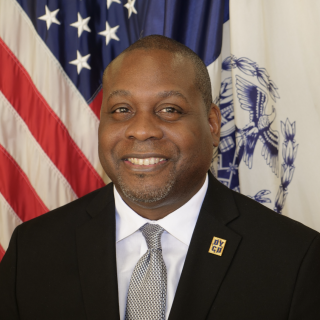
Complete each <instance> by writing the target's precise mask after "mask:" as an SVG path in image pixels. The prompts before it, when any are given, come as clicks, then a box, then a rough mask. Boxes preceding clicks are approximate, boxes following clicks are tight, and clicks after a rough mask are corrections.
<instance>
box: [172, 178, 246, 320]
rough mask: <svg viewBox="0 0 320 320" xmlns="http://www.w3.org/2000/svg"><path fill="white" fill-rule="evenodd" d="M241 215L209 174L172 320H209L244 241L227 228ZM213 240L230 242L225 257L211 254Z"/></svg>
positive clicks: (228, 195) (232, 201) (230, 193)
mask: <svg viewBox="0 0 320 320" xmlns="http://www.w3.org/2000/svg"><path fill="white" fill-rule="evenodd" d="M238 215H239V213H238V210H237V207H236V205H235V203H234V199H233V195H232V192H231V191H230V190H229V189H228V188H226V187H224V186H223V185H221V184H220V182H218V181H217V180H215V179H214V178H213V177H212V176H211V174H209V187H208V191H207V194H206V197H205V199H204V202H203V205H202V208H201V211H200V214H199V218H198V221H197V224H196V227H195V230H194V233H193V236H192V239H191V243H190V247H189V250H188V254H187V257H186V261H185V264H184V268H183V271H182V274H181V277H180V281H179V285H178V288H177V292H176V295H175V298H174V302H173V305H172V308H171V312H170V316H169V320H178V319H184V320H188V319H190V320H191V319H192V320H193V319H197V320H202V319H205V318H206V316H207V314H208V312H209V310H210V307H211V305H212V303H213V301H214V299H215V297H216V295H217V293H218V291H219V288H220V286H221V283H222V281H223V279H224V277H225V275H226V273H227V271H228V268H229V267H230V265H231V262H232V259H233V257H234V255H235V253H236V251H237V248H238V245H239V243H240V241H241V236H239V235H238V234H236V233H235V232H234V231H232V230H231V229H230V228H228V227H227V226H226V224H227V223H228V222H230V221H232V220H234V219H235V218H237V216H238ZM213 237H218V238H222V239H225V240H227V242H226V245H225V249H224V251H223V254H222V256H217V255H214V254H211V253H208V250H209V247H210V244H211V241H212V239H213Z"/></svg>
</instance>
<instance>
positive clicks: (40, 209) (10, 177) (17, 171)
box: [0, 145, 48, 221]
mask: <svg viewBox="0 0 320 320" xmlns="http://www.w3.org/2000/svg"><path fill="white" fill-rule="evenodd" d="M0 163H1V166H0V176H1V179H0V192H1V194H2V195H3V197H4V198H5V199H6V200H7V202H8V203H9V204H10V206H11V207H12V209H13V210H14V212H16V213H17V215H18V216H19V218H20V219H21V220H22V221H27V220H30V219H32V218H35V217H38V216H40V215H41V214H43V213H45V212H47V211H48V208H47V207H46V206H45V204H44V203H43V202H42V200H41V199H40V197H39V196H38V194H37V192H36V191H35V190H34V188H33V187H32V185H31V184H30V181H29V180H28V177H27V176H26V174H25V173H24V172H23V171H22V170H21V168H20V167H19V166H18V164H17V163H16V162H15V160H14V159H13V158H12V157H11V156H10V154H9V153H8V152H7V151H6V150H5V149H4V148H3V146H1V145H0Z"/></svg>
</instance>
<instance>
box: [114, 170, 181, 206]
mask: <svg viewBox="0 0 320 320" xmlns="http://www.w3.org/2000/svg"><path fill="white" fill-rule="evenodd" d="M174 169H175V168H173V170H171V171H170V173H169V175H168V178H167V181H166V183H165V184H164V185H163V186H161V187H154V186H152V185H150V184H148V183H146V181H145V179H146V176H147V175H145V174H137V175H136V177H137V178H138V183H137V184H136V185H135V186H134V187H130V186H128V185H127V183H126V181H125V180H124V179H123V177H122V174H121V173H119V174H118V177H117V178H118V179H117V180H118V185H119V187H120V189H121V191H122V192H123V194H124V195H125V196H126V197H127V198H128V199H130V200H131V201H134V202H140V203H152V202H157V201H161V200H163V199H165V198H166V197H167V196H168V195H169V194H170V192H171V190H172V189H173V186H174V185H175V182H176V178H175V175H174Z"/></svg>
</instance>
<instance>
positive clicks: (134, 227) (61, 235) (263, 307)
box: [0, 36, 320, 320]
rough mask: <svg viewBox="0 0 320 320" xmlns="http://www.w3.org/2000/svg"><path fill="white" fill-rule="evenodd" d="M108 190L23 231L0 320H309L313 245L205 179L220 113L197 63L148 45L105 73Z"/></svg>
mask: <svg viewBox="0 0 320 320" xmlns="http://www.w3.org/2000/svg"><path fill="white" fill-rule="evenodd" d="M103 90H104V96H103V102H102V107H101V123H100V128H99V155H100V160H101V163H102V165H103V167H104V169H105V171H106V173H107V174H108V176H109V177H110V178H111V180H112V181H113V184H109V185H108V186H106V187H104V188H102V189H100V190H97V191H94V192H93V193H91V194H89V195H86V196H84V197H82V198H80V199H78V200H76V201H74V202H72V203H70V204H68V205H66V206H64V207H61V208H59V209H56V210H54V211H53V212H51V213H48V214H46V215H44V216H42V217H39V218H36V219H34V220H32V221H29V222H27V223H24V224H23V225H21V226H19V227H18V228H17V229H16V230H15V232H14V234H13V236H12V239H11V242H10V246H9V249H8V251H7V253H6V255H5V257H4V258H3V261H2V263H1V264H0V318H1V319H8V320H9V319H30V320H31V319H32V320H35V319H46V320H47V319H121V320H123V319H137V320H138V319H139V320H140V319H170V320H175V319H176V320H178V319H193V320H194V319H197V320H201V319H223V320H225V319H246V320H248V319H255V320H256V319H260V320H261V319H268V320H269V319H273V320H277V319H290V320H293V319H318V318H319V317H320V272H319V270H320V235H319V234H318V233H317V232H315V231H313V230H311V229H309V228H307V227H305V226H303V225H301V224H300V223H298V222H295V221H293V220H290V219H288V218H286V217H282V216H280V215H279V214H276V213H274V212H273V211H271V210H269V209H267V208H265V207H263V206H261V205H260V204H258V203H256V202H255V201H253V200H251V199H248V198H247V197H245V196H243V195H241V194H238V193H235V192H233V191H231V190H229V189H228V188H226V187H225V186H223V185H222V184H220V183H219V182H218V181H217V180H215V179H214V178H213V176H212V175H211V174H210V173H208V169H209V166H210V161H211V156H212V150H213V146H218V143H219V133H220V113H219V110H218V108H217V107H216V106H215V105H214V104H213V103H212V102H211V85H210V80H209V76H208V73H207V70H206V67H205V65H204V64H203V63H202V61H201V60H200V59H199V57H197V56H196V55H195V53H193V52H192V51H191V50H190V49H188V48H186V47H185V46H183V45H181V44H179V43H177V42H175V41H173V40H171V39H168V38H165V37H162V36H149V37H145V38H143V39H141V40H139V41H138V42H136V43H135V44H133V45H132V46H130V47H129V48H128V49H127V50H125V51H124V52H123V53H122V54H121V55H120V56H118V57H117V58H116V59H115V60H114V61H113V62H112V63H111V64H110V65H109V66H108V68H107V69H106V71H105V74H104V84H103Z"/></svg>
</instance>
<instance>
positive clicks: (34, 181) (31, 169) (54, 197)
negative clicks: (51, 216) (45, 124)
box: [0, 91, 77, 210]
mask: <svg viewBox="0 0 320 320" xmlns="http://www.w3.org/2000/svg"><path fill="white" fill-rule="evenodd" d="M0 119H1V121H3V123H5V124H6V125H5V126H1V128H0V144H1V145H2V146H3V147H4V148H5V149H6V150H7V152H8V153H9V154H10V155H11V156H12V158H14V159H15V161H16V162H17V164H18V165H19V167H20V168H21V169H22V171H23V172H24V173H25V174H26V175H27V177H28V179H29V181H30V183H31V185H32V186H33V187H34V189H35V190H36V192H37V194H38V195H39V196H40V198H41V200H42V201H43V202H44V204H45V205H46V207H47V208H48V209H49V210H52V209H55V208H57V207H59V206H62V205H64V204H66V203H68V202H70V201H72V200H75V199H77V196H76V194H75V192H74V191H73V190H72V188H71V186H70V184H69V183H68V182H67V180H66V179H65V177H64V176H63V175H62V174H61V172H60V171H59V170H58V169H57V168H56V166H55V165H54V164H53V162H52V161H51V160H50V158H49V157H48V156H47V155H46V153H45V152H44V151H43V149H42V148H41V146H40V145H39V144H38V143H37V141H36V139H35V138H34V137H33V135H32V134H31V132H30V131H29V129H28V127H27V125H26V124H25V123H24V121H23V120H22V119H21V117H20V116H19V115H18V113H17V112H16V110H15V109H14V108H13V107H12V106H11V105H10V103H9V102H8V100H7V99H6V98H5V96H4V95H3V94H2V93H1V91H0ZM8 137H10V138H9V139H8ZM48 181H50V183H48Z"/></svg>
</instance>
